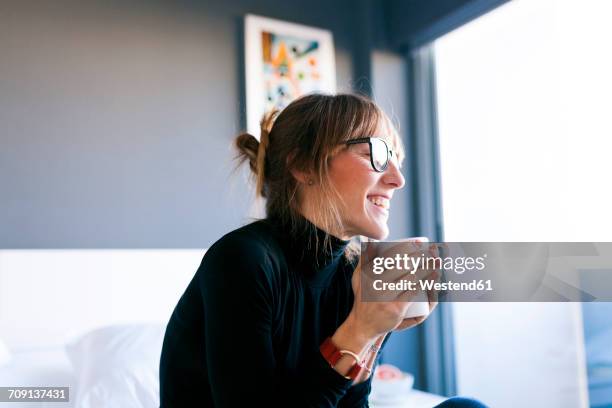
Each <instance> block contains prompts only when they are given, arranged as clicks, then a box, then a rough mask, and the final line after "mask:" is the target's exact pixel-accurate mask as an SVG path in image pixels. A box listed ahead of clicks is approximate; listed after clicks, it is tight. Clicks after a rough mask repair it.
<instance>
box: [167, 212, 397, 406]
mask: <svg viewBox="0 0 612 408" xmlns="http://www.w3.org/2000/svg"><path fill="white" fill-rule="evenodd" d="M311 226H312V225H311ZM312 227H313V228H312V230H313V231H315V232H313V233H309V234H306V233H305V234H302V235H300V236H299V238H297V239H295V238H291V236H290V234H289V229H288V228H287V227H286V226H284V225H283V224H282V223H280V222H279V221H278V220H276V219H274V218H268V219H265V220H260V221H256V222H253V223H251V224H249V225H246V226H244V227H242V228H239V229H237V230H235V231H232V232H230V233H229V234H227V235H225V236H223V237H222V238H221V239H220V240H219V241H217V242H216V243H215V244H213V245H212V246H211V247H210V249H209V250H208V251H207V252H206V254H205V256H204V259H203V260H202V264H201V265H200V267H199V269H198V271H197V272H196V274H195V276H194V278H193V280H192V281H191V282H190V283H189V285H188V287H187V289H186V291H185V293H184V294H183V295H182V297H181V298H180V300H179V302H178V304H177V306H176V308H175V309H174V312H173V313H172V316H171V318H170V321H169V323H168V326H167V328H166V335H165V338H164V344H163V350H162V355H161V362H160V403H161V407H162V408H171V407H172V408H173V407H186V408H191V407H250V406H256V407H367V406H368V403H367V398H368V395H369V393H370V384H371V379H369V380H367V381H365V382H363V383H361V384H357V385H354V386H353V385H352V382H351V380H348V379H346V378H344V377H343V376H342V375H340V374H339V373H338V372H337V371H335V370H334V369H333V368H332V367H330V366H329V364H328V363H327V362H326V361H325V359H324V358H323V356H322V355H321V353H320V352H319V346H320V345H321V343H322V342H323V341H324V340H325V338H327V337H328V336H331V335H333V333H334V332H335V331H336V329H337V328H338V327H339V326H340V324H342V322H343V321H344V320H345V319H346V317H347V316H348V314H349V312H350V310H351V308H352V305H353V291H352V288H351V276H352V273H353V270H354V269H355V264H356V261H354V262H353V263H351V262H349V261H348V260H347V259H346V257H345V256H344V255H343V254H344V250H345V248H346V246H347V244H348V241H342V240H340V239H338V238H335V237H333V236H332V237H331V239H332V253H331V254H330V253H329V251H328V252H325V251H323V250H317V251H315V249H314V248H313V246H314V245H313V239H314V235H315V234H316V235H317V236H318V238H319V240H320V242H321V241H322V238H323V237H324V235H325V233H324V232H323V231H322V230H320V229H318V228H315V227H314V226H312ZM388 338H389V336H387V339H388ZM387 339H386V340H387ZM386 340H385V342H386Z"/></svg>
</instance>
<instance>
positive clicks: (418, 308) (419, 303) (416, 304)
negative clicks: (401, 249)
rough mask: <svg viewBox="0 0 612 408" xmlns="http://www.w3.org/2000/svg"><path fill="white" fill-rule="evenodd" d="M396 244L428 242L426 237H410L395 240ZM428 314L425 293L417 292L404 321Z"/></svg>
mask: <svg viewBox="0 0 612 408" xmlns="http://www.w3.org/2000/svg"><path fill="white" fill-rule="evenodd" d="M395 241H397V242H429V239H428V238H427V237H410V238H403V239H398V240H395ZM428 314H429V299H428V298H427V293H426V292H423V291H419V292H418V293H417V295H416V296H415V297H414V298H413V299H412V304H411V305H410V306H409V307H408V309H407V310H406V314H405V315H404V317H405V318H406V319H408V318H412V317H421V316H427V315H428Z"/></svg>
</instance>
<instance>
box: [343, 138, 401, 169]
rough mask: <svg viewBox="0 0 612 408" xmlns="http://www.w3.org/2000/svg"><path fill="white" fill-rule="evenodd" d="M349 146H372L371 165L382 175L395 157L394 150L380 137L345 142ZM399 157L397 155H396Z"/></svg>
mask: <svg viewBox="0 0 612 408" xmlns="http://www.w3.org/2000/svg"><path fill="white" fill-rule="evenodd" d="M345 143H346V144H347V145H353V144H359V143H367V144H368V145H369V146H370V163H371V164H372V168H373V169H374V170H375V171H377V172H379V173H382V172H383V171H385V169H386V168H387V166H388V165H389V159H390V158H391V157H393V156H394V152H393V150H391V149H389V146H387V142H385V141H384V140H383V139H381V138H379V137H362V138H359V139H352V140H349V141H347V142H345ZM395 156H396V157H397V155H396V154H395Z"/></svg>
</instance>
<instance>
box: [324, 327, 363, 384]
mask: <svg viewBox="0 0 612 408" xmlns="http://www.w3.org/2000/svg"><path fill="white" fill-rule="evenodd" d="M319 350H320V351H321V354H322V355H323V358H325V360H326V361H327V362H328V363H329V365H330V366H331V367H332V368H334V367H335V366H336V364H338V360H340V358H342V356H343V355H345V354H348V355H350V356H351V357H353V359H354V360H355V364H353V366H352V367H351V369H350V370H349V372H348V373H346V375H344V376H343V377H344V378H346V379H347V380H354V379H355V378H357V377H358V376H359V374H360V373H361V370H363V369H364V367H363V364H362V362H361V361H359V356H357V354H355V353H353V352H351V351H348V350H340V349H338V347H336V345H335V344H334V343H333V342H332V340H331V337H328V338H327V339H325V341H324V342H323V344H321V347H319Z"/></svg>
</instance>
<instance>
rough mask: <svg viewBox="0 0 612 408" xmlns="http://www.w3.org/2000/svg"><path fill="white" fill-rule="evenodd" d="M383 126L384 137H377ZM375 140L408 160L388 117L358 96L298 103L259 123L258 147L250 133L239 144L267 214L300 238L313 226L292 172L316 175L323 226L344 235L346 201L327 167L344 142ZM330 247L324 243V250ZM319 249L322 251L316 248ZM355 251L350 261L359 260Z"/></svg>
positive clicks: (351, 249)
mask: <svg viewBox="0 0 612 408" xmlns="http://www.w3.org/2000/svg"><path fill="white" fill-rule="evenodd" d="M380 126H383V128H384V129H385V132H384V133H385V134H383V135H377V131H378V130H379V127H380ZM373 135H377V136H380V137H383V138H385V139H387V141H388V142H389V143H390V145H391V146H393V147H392V149H394V151H396V152H397V154H398V158H399V159H400V160H402V158H403V156H404V151H403V146H402V143H401V139H400V137H399V136H398V134H397V131H396V130H395V127H394V126H393V124H392V123H391V121H390V119H389V118H388V116H387V115H386V114H385V113H384V112H383V111H382V110H381V109H380V108H379V107H378V106H377V105H376V104H375V103H374V102H373V101H371V100H370V99H368V98H366V97H364V96H360V95H354V94H338V95H323V94H309V95H306V96H303V97H301V98H299V99H296V100H294V101H293V102H292V103H290V104H289V105H288V106H287V107H286V108H285V109H283V110H282V111H281V112H279V111H273V112H270V113H268V114H267V115H265V116H264V117H263V119H262V120H261V135H260V139H259V141H258V140H257V139H256V138H255V137H254V136H253V135H251V134H249V133H243V134H241V135H239V136H238V137H237V138H236V140H235V145H236V148H237V150H238V156H237V159H238V164H239V165H240V164H241V163H243V162H244V161H246V160H248V162H249V166H250V168H251V170H252V172H253V176H254V177H255V180H256V190H255V192H256V194H257V195H258V196H261V197H263V198H265V199H266V214H267V216H268V217H270V216H274V217H277V218H279V219H280V220H281V221H282V222H284V223H286V224H287V225H290V226H291V232H292V234H295V235H297V234H301V233H304V232H308V231H305V228H306V227H307V226H308V225H310V223H307V222H305V219H304V217H303V216H302V215H301V213H300V204H301V203H300V197H299V191H300V189H299V187H300V185H299V183H298V181H297V180H296V179H295V178H294V177H293V175H292V173H291V170H299V171H304V172H312V174H314V177H315V181H316V183H317V185H318V187H319V188H320V189H321V192H322V194H321V197H322V200H323V202H322V203H321V205H318V206H317V208H320V209H321V212H320V214H318V215H319V221H320V223H321V224H322V225H321V226H322V229H323V230H325V231H342V230H343V229H342V221H341V217H340V211H339V206H338V204H337V203H338V202H341V201H342V197H340V196H339V194H338V193H337V191H336V189H335V187H334V186H333V185H332V183H331V182H330V179H329V162H330V159H331V158H332V157H333V155H334V154H335V153H336V152H337V151H338V149H339V148H341V145H342V143H343V142H345V141H347V140H350V139H355V138H360V137H366V136H373ZM329 244H330V240H329V236H326V237H325V240H324V242H323V245H324V247H326V248H328V247H329ZM315 245H317V246H318V245H319V243H318V242H316V243H315ZM358 253H359V248H358V247H357V246H356V245H349V246H348V247H347V252H346V255H347V257H348V258H349V259H353V257H354V256H356V255H358Z"/></svg>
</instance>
